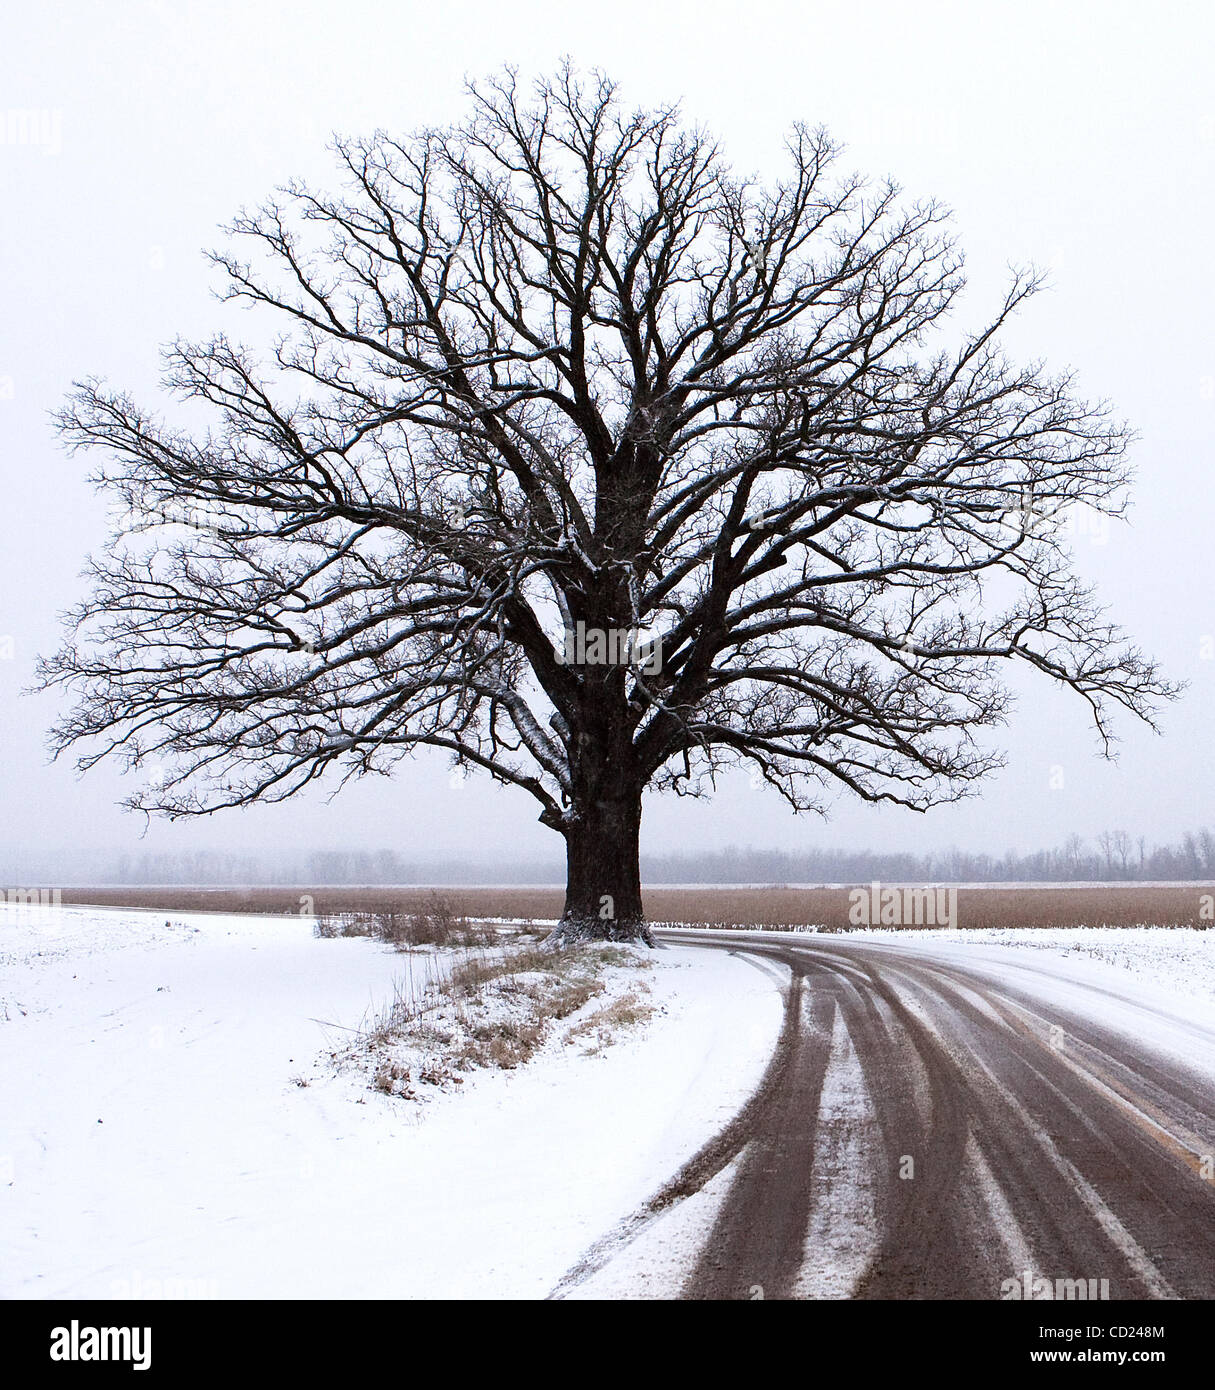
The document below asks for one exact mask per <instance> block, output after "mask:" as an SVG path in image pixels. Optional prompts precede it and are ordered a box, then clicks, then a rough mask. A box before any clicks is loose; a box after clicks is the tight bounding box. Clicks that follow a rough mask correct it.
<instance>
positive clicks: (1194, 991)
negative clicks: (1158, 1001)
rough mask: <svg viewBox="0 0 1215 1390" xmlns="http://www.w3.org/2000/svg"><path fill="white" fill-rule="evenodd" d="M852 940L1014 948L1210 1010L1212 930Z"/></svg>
mask: <svg viewBox="0 0 1215 1390" xmlns="http://www.w3.org/2000/svg"><path fill="white" fill-rule="evenodd" d="M850 935H852V934H851V933H850ZM855 935H856V937H857V939H858V940H859V939H861V938H862V937H863V938H864V939H866V940H874V941H882V940H886V941H892V942H902V943H904V944H910V943H911V942H921V943H924V944H926V945H928V944H933V943H935V945H936V946H938V947H953V946H959V947H965V948H968V955H967V957H966V958H968V959H969V958H970V956H971V955H973V953H976V952H980V951H986V952H990V951H991V950H992V948H1000V947H1006V946H1015V947H1016V948H1017V949H1018V950H1019V951H1022V950H1024V951H1035V952H1043V953H1045V954H1047V955H1049V956H1051V957H1054V958H1056V959H1062V960H1067V961H1071V962H1079V961H1084V962H1086V963H1087V964H1089V965H1091V964H1093V963H1096V964H1097V965H1098V969H1097V970H1096V971H1092V970H1090V971H1089V972H1088V973H1089V976H1090V978H1095V977H1096V976H1098V975H1101V974H1102V973H1103V971H1102V969H1101V967H1111V973H1108V974H1107V975H1106V978H1107V979H1108V980H1109V981H1110V982H1111V983H1112V984H1117V983H1118V980H1119V978H1120V976H1121V977H1122V978H1125V974H1126V973H1127V972H1129V973H1130V974H1132V975H1134V976H1135V977H1136V979H1137V980H1138V981H1140V982H1141V983H1143V984H1147V985H1156V986H1159V987H1161V988H1162V989H1164V990H1167V991H1175V992H1177V993H1180V994H1185V995H1189V996H1191V997H1194V998H1197V999H1204V1000H1206V1001H1208V1002H1209V1003H1211V1004H1212V1006H1215V931H1195V930H1193V929H1191V928H1187V927H1007V928H999V927H988V928H983V929H982V930H977V931H965V930H947V929H934V930H931V931H915V930H911V931H907V930H903V929H900V930H897V931H874V930H869V931H865V932H863V933H861V932H857V933H856V934H855Z"/></svg>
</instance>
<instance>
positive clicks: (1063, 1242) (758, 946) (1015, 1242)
mask: <svg viewBox="0 0 1215 1390" xmlns="http://www.w3.org/2000/svg"><path fill="white" fill-rule="evenodd" d="M664 936H665V940H666V941H668V942H670V943H672V944H674V943H676V942H677V943H679V945H680V946H687V945H690V944H691V943H693V942H696V943H698V944H700V945H702V946H711V947H712V948H714V949H716V950H722V949H726V950H731V949H732V950H736V951H738V952H740V953H741V954H742V955H743V957H744V958H746V959H750V960H752V961H753V962H754V963H755V964H756V965H758V966H760V967H761V968H768V969H773V970H775V971H777V972H779V973H780V976H781V979H782V982H783V986H784V998H785V1018H784V1026H783V1029H782V1032H781V1034H780V1038H779V1041H778V1043H777V1045H776V1047H775V1049H774V1051H773V1054H772V1058H771V1061H770V1063H769V1066H768V1070H767V1073H766V1075H765V1078H764V1081H763V1083H762V1084H761V1086H760V1088H759V1090H758V1091H757V1093H756V1095H755V1096H754V1097H753V1098H752V1100H751V1102H750V1103H749V1105H748V1106H747V1108H746V1111H745V1113H744V1114H743V1115H742V1116H741V1117H740V1120H739V1122H737V1123H736V1124H735V1125H733V1126H731V1127H730V1128H729V1129H728V1130H727V1131H725V1132H723V1134H722V1135H719V1136H718V1138H717V1139H716V1140H715V1141H714V1142H713V1143H711V1144H710V1145H708V1146H706V1148H705V1149H704V1150H703V1151H702V1153H701V1154H700V1155H699V1156H698V1157H697V1158H696V1159H694V1160H693V1161H692V1162H691V1163H690V1164H689V1165H687V1167H686V1168H685V1170H684V1171H683V1172H682V1173H681V1174H680V1175H679V1177H678V1179H677V1180H676V1182H675V1184H674V1189H675V1190H674V1192H673V1193H669V1194H668V1197H667V1199H666V1200H663V1201H660V1202H659V1203H657V1204H656V1205H655V1206H654V1207H653V1208H651V1210H650V1211H648V1212H647V1213H645V1214H644V1216H639V1218H637V1219H635V1221H634V1223H633V1225H632V1227H631V1228H629V1227H626V1228H622V1230H621V1231H620V1233H619V1237H620V1246H619V1248H618V1249H613V1248H612V1246H611V1242H607V1243H605V1244H604V1245H603V1246H602V1247H601V1248H600V1250H599V1251H598V1252H597V1254H596V1255H594V1256H592V1258H590V1259H589V1260H588V1261H586V1262H584V1264H583V1266H582V1267H581V1268H580V1269H576V1270H575V1271H574V1272H573V1274H572V1276H571V1278H570V1279H569V1280H567V1281H566V1283H565V1284H564V1285H563V1286H562V1287H561V1288H560V1289H559V1293H561V1294H566V1295H568V1294H574V1296H579V1295H581V1296H611V1295H613V1294H620V1293H621V1292H624V1290H625V1288H627V1287H628V1286H630V1285H633V1284H635V1283H636V1281H637V1278H638V1271H639V1269H642V1268H644V1267H645V1266H646V1265H647V1264H648V1263H649V1261H650V1258H651V1257H652V1252H653V1251H654V1250H656V1249H658V1248H660V1247H664V1246H669V1245H670V1244H671V1243H672V1241H674V1242H675V1243H677V1244H678V1243H681V1242H682V1243H683V1244H684V1245H685V1247H686V1248H688V1249H689V1251H692V1250H694V1252H695V1253H694V1255H691V1256H690V1258H689V1259H688V1260H687V1267H686V1270H685V1271H684V1273H683V1276H682V1278H681V1279H680V1281H679V1283H678V1287H676V1286H675V1283H674V1281H673V1280H671V1279H668V1280H667V1281H666V1283H665V1287H664V1286H663V1285H662V1284H661V1283H653V1282H652V1283H651V1286H650V1289H649V1292H651V1293H652V1294H666V1295H667V1296H682V1297H685V1298H744V1299H745V1298H757V1297H764V1298H782V1297H812V1298H813V1297H819V1298H821V1297H853V1298H900V1299H902V1298H983V1299H990V1298H999V1297H1002V1296H1011V1295H1012V1293H1013V1285H1014V1284H1016V1285H1017V1286H1019V1291H1021V1292H1022V1294H1023V1296H1024V1292H1025V1291H1026V1290H1030V1289H1033V1288H1034V1287H1035V1286H1034V1285H1033V1282H1032V1281H1033V1280H1035V1279H1038V1280H1041V1279H1047V1280H1049V1281H1050V1285H1051V1288H1052V1290H1054V1289H1056V1288H1057V1287H1059V1286H1057V1285H1056V1281H1057V1280H1060V1279H1066V1280H1069V1281H1071V1280H1084V1281H1086V1285H1085V1289H1084V1294H1085V1295H1088V1296H1097V1297H1101V1296H1104V1295H1108V1297H1110V1298H1130V1299H1147V1298H1211V1297H1213V1296H1215V1171H1213V1169H1212V1160H1211V1156H1210V1155H1211V1151H1212V1147H1213V1140H1215V1080H1213V1078H1215V1020H1213V1019H1212V1016H1211V1010H1210V1005H1209V1002H1208V1001H1204V1000H1201V999H1193V1000H1191V999H1186V998H1185V997H1184V996H1181V995H1178V994H1176V993H1170V992H1168V991H1162V990H1160V989H1159V988H1156V987H1153V986H1151V985H1147V986H1145V985H1143V984H1141V983H1140V982H1138V981H1136V980H1135V978H1134V976H1132V975H1130V974H1127V973H1124V972H1117V971H1110V970H1108V969H1104V968H1099V969H1097V970H1096V971H1094V969H1093V968H1092V965H1091V962H1073V961H1067V960H1060V959H1053V958H1050V957H1048V956H1046V955H1045V954H1042V953H1038V952H1032V951H1031V952H1026V951H1021V952H1018V951H1016V950H1010V949H1008V948H1000V947H990V946H982V945H959V944H955V943H948V942H947V943H941V944H936V943H933V942H931V941H925V940H924V939H923V938H921V939H920V940H917V941H913V942H907V943H896V942H893V941H890V940H889V939H886V940H875V939H873V938H865V937H850V938H843V937H839V936H810V937H806V938H802V939H801V940H799V941H797V942H796V943H790V942H788V939H787V938H786V939H784V940H776V941H774V940H773V939H772V938H771V936H769V937H767V938H766V939H760V938H757V937H756V936H755V934H753V933H745V934H739V935H736V936H734V937H733V938H731V939H728V940H727V939H723V937H724V936H725V934H722V933H713V934H711V935H709V934H697V933H692V932H687V931H679V932H672V933H665V934H664ZM1145 949H1146V948H1145ZM672 1196H673V1198H674V1200H672ZM696 1203H699V1209H698V1210H697V1211H696V1213H695V1215H694V1216H693V1217H690V1218H689V1219H685V1218H682V1217H681V1215H680V1209H681V1208H682V1207H684V1206H685V1205H687V1204H696ZM630 1236H632V1239H631V1240H629V1239H628V1237H630ZM626 1242H627V1243H626ZM647 1246H648V1248H649V1250H648V1253H647V1251H646V1250H645V1249H644V1247H647ZM1026 1271H1029V1277H1028V1279H1027V1278H1026ZM1102 1280H1106V1281H1108V1284H1107V1285H1104V1286H1103V1285H1102V1284H1101V1282H1100V1281H1102ZM1087 1281H1095V1282H1094V1283H1093V1284H1091V1285H1089V1284H1088V1283H1087ZM1067 1287H1068V1286H1063V1288H1064V1289H1065V1290H1066V1289H1067ZM1036 1288H1037V1291H1038V1293H1039V1295H1040V1294H1041V1291H1042V1285H1041V1284H1038V1285H1037V1286H1036Z"/></svg>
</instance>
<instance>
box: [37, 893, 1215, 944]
mask: <svg viewBox="0 0 1215 1390" xmlns="http://www.w3.org/2000/svg"><path fill="white" fill-rule="evenodd" d="M1213 892H1215V888H1213V887H1211V886H1200V885H1197V884H1166V885H1155V884H1135V883H1116V884H1097V885H1077V886H1074V887H1071V886H1068V887H1062V888H1036V887H1021V886H1019V885H1016V886H1011V887H998V888H992V887H981V888H963V889H961V890H959V893H958V921H959V925H960V926H963V927H1077V926H1088V927H1099V926H1110V927H1130V926H1180V927H1208V926H1210V925H1211V924H1210V922H1208V921H1205V920H1203V919H1202V917H1201V916H1200V912H1201V902H1200V899H1201V897H1202V895H1203V894H1210V893H1213ZM442 896H443V898H444V900H445V901H446V903H447V904H448V906H449V909H450V911H451V912H452V913H454V914H456V915H457V916H458V917H460V918H463V919H464V920H466V921H468V922H469V923H474V922H477V921H480V922H487V921H493V920H495V919H499V920H510V921H514V922H517V921H520V920H522V921H523V922H524V923H526V924H530V925H525V926H524V927H522V928H521V930H522V932H523V933H524V934H525V935H527V936H530V937H533V938H534V937H536V936H537V935H539V934H542V932H543V930H544V928H542V927H540V928H537V927H536V926H535V925H534V923H536V922H537V921H539V922H544V921H548V922H552V921H555V920H556V918H557V917H559V916H560V914H561V907H562V900H563V892H562V890H561V889H559V888H450V889H446V890H445V891H444V893H443V895H442ZM301 897H306V898H308V899H310V900H312V901H313V902H314V903H315V907H316V911H317V912H318V913H319V914H321V915H322V916H334V915H337V914H372V915H374V914H377V913H394V912H395V913H425V912H427V911H428V910H429V907H428V904H429V902H430V900H431V898H432V897H433V890H428V889H423V888H315V889H308V888H250V889H233V888H216V889H190V888H163V889H145V888H129V889H65V890H64V894H63V901H64V902H74V903H92V904H95V905H98V906H103V907H104V906H121V907H146V908H155V909H158V910H163V911H172V912H194V911H217V912H269V913H277V914H284V915H286V914H292V915H298V914H299V912H300V906H301V905H300V899H301ZM645 907H646V912H647V915H648V916H649V918H650V920H651V921H652V922H655V923H664V922H678V923H682V924H685V925H704V926H719V927H720V926H728V927H761V926H762V927H786V926H800V925H818V926H821V927H823V928H825V929H826V930H829V931H840V930H847V929H848V891H847V889H844V888H784V887H766V888H715V887H701V888H650V889H648V890H647V891H646V893H645Z"/></svg>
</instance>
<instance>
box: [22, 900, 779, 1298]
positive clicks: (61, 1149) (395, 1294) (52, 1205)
mask: <svg viewBox="0 0 1215 1390" xmlns="http://www.w3.org/2000/svg"><path fill="white" fill-rule="evenodd" d="M170 920H171V925H170V926H168V927H166V926H165V917H164V915H163V914H152V913H146V912H126V911H105V910H100V909H89V908H61V909H47V910H46V912H45V913H44V914H39V913H36V912H33V911H31V910H30V909H26V908H22V909H20V910H19V911H18V912H17V913H12V912H8V913H5V914H4V915H2V916H0V998H5V999H8V1000H10V1001H11V1002H10V1005H9V1007H8V1010H7V1021H5V1012H4V1011H3V1010H0V1228H2V1229H3V1231H4V1245H5V1257H4V1260H3V1263H2V1266H0V1296H3V1297H40V1298H49V1297H75V1298H87V1297H99V1298H110V1297H129V1296H135V1297H140V1296H144V1297H147V1296H151V1297H157V1296H163V1295H165V1294H169V1295H171V1296H179V1297H191V1296H194V1297H208V1296H209V1297H221V1298H250V1297H252V1298H259V1297H288V1298H303V1297H307V1298H334V1297H345V1298H370V1297H377V1298H443V1297H460V1298H470V1297H474V1298H475V1297H536V1296H543V1295H544V1294H545V1293H546V1292H547V1291H548V1290H549V1289H550V1288H552V1287H553V1286H554V1285H555V1284H556V1283H557V1281H558V1280H559V1279H560V1278H561V1276H562V1275H563V1274H564V1273H565V1272H566V1271H567V1270H568V1269H570V1268H571V1267H572V1266H573V1265H574V1264H575V1263H576V1262H577V1260H578V1258H579V1257H580V1255H581V1254H582V1252H583V1251H584V1250H585V1249H586V1248H587V1247H588V1246H589V1245H591V1244H592V1243H593V1242H594V1241H596V1240H597V1239H599V1238H600V1237H601V1236H603V1235H604V1234H605V1233H606V1232H608V1231H610V1230H611V1229H612V1228H613V1227H614V1226H616V1225H617V1224H618V1223H620V1222H621V1221H622V1220H623V1219H624V1218H625V1217H627V1216H628V1215H629V1214H630V1213H631V1212H633V1211H635V1210H636V1209H637V1208H638V1207H639V1206H640V1205H641V1204H642V1203H643V1202H644V1201H645V1200H646V1199H647V1198H648V1197H649V1196H650V1195H652V1193H653V1192H654V1191H655V1190H656V1189H657V1188H658V1187H660V1186H661V1184H662V1183H663V1182H664V1181H665V1180H666V1179H667V1178H668V1177H670V1176H671V1174H673V1173H674V1172H675V1171H676V1170H677V1169H678V1168H679V1167H680V1166H681V1165H682V1164H683V1163H684V1162H686V1161H687V1159H688V1158H690V1157H691V1156H692V1154H693V1153H695V1152H696V1150H697V1149H699V1148H700V1147H701V1145H703V1144H704V1142H705V1141H706V1140H707V1139H709V1138H710V1137H711V1136H712V1135H713V1134H714V1133H716V1132H717V1130H719V1129H720V1128H721V1127H722V1126H723V1125H725V1124H726V1123H727V1122H728V1121H729V1120H730V1119H731V1118H732V1117H733V1115H734V1114H735V1113H736V1112H737V1110H738V1109H739V1108H740V1107H741V1105H742V1104H743V1102H744V1101H745V1099H746V1098H747V1096H748V1095H750V1093H751V1091H752V1090H753V1089H754V1088H755V1086H756V1085H757V1084H758V1081H759V1079H760V1077H761V1075H762V1073H763V1069H764V1066H765V1065H766V1063H767V1060H768V1058H769V1056H770V1053H771V1049H772V1046H773V1044H774V1041H775V1038H776V1035H777V1032H778V1030H779V1026H780V1020H781V1003H780V996H779V991H778V990H777V989H776V987H775V985H774V983H773V981H772V980H770V979H769V978H767V977H766V976H765V975H764V974H762V973H761V972H760V971H758V970H755V969H754V968H752V967H751V966H749V965H748V964H746V963H745V962H744V961H741V960H739V959H737V958H734V957H731V956H729V955H727V954H726V953H724V952H717V951H697V950H694V949H688V948H686V947H683V946H668V947H666V948H665V949H663V950H659V951H657V952H655V953H654V969H653V970H652V971H647V972H646V980H647V983H649V985H650V988H651V993H650V994H649V995H648V996H647V999H648V1000H649V1002H651V1003H653V1004H654V1005H656V1006H658V1009H659V1012H658V1013H656V1015H655V1016H654V1017H653V1018H652V1019H651V1020H650V1021H649V1022H648V1023H647V1024H645V1025H644V1026H642V1027H639V1028H637V1029H635V1030H631V1031H629V1032H627V1033H625V1034H623V1035H622V1036H621V1038H620V1040H619V1041H618V1042H617V1043H615V1044H614V1045H613V1046H611V1047H609V1048H606V1049H605V1050H603V1051H602V1052H600V1053H598V1054H597V1055H594V1056H589V1057H588V1056H586V1055H585V1054H584V1053H583V1051H582V1049H580V1048H577V1047H563V1046H562V1045H561V1044H560V1041H559V1039H555V1040H554V1042H553V1044H552V1045H546V1047H545V1048H544V1049H542V1051H541V1053H539V1054H537V1056H536V1057H535V1058H534V1059H533V1060H532V1061H531V1062H530V1063H528V1064H527V1065H526V1066H524V1067H522V1068H520V1069H519V1070H517V1071H513V1072H480V1073H477V1074H475V1075H473V1076H472V1077H471V1078H470V1080H469V1081H468V1082H467V1083H466V1084H465V1085H464V1086H463V1087H461V1088H459V1090H458V1091H456V1092H454V1093H452V1094H451V1095H448V1096H444V1097H442V1098H441V1103H436V1104H434V1105H431V1106H428V1107H426V1108H425V1110H424V1111H423V1112H422V1113H421V1117H419V1111H418V1107H416V1106H414V1105H411V1104H410V1103H408V1102H403V1101H401V1100H399V1099H396V1098H394V1097H390V1096H386V1095H381V1094H379V1093H378V1092H375V1091H373V1090H370V1089H368V1088H367V1087H366V1086H365V1085H362V1084H357V1085H356V1084H355V1082H354V1081H353V1080H352V1078H351V1077H349V1076H346V1077H335V1076H333V1075H332V1073H331V1071H330V1070H329V1068H328V1067H327V1066H326V1065H324V1064H323V1063H324V1059H327V1058H328V1057H329V1055H330V1054H331V1053H332V1052H334V1051H336V1050H338V1049H339V1048H340V1047H341V1046H342V1045H343V1040H344V1039H346V1038H348V1037H349V1036H350V1033H351V1031H353V1030H357V1029H358V1028H359V1027H360V1026H361V1025H362V1024H364V1023H365V1021H366V1020H368V1019H369V1018H372V1017H374V1016H375V1015H376V1014H377V1013H378V1012H380V1011H382V1009H383V1008H384V1006H385V1005H386V1004H387V1003H388V1002H389V1001H390V1000H391V998H392V995H393V990H394V982H395V983H396V984H397V985H399V983H400V979H401V975H402V971H403V960H412V961H414V962H415V963H416V968H420V969H430V968H432V967H431V966H430V965H424V964H422V963H421V962H423V961H424V960H425V959H426V958H424V957H409V958H402V957H401V956H400V955H398V954H397V953H395V952H393V951H391V950H389V949H387V948H385V947H383V946H381V945H379V944H378V943H375V942H373V941H371V940H368V939H358V938H354V939H351V938H337V939H332V940H318V939H316V938H314V937H313V935H312V924H311V921H310V920H308V919H274V918H268V917H256V916H254V917H246V916H220V915H212V914H197V915H193V916H191V915H186V916H184V917H179V916H178V915H177V914H173V915H172V916H171V919H170ZM18 1001H19V1002H18ZM318 1057H319V1058H321V1064H320V1065H318ZM293 1081H294V1083H295V1084H293ZM300 1082H307V1083H308V1084H300Z"/></svg>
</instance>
